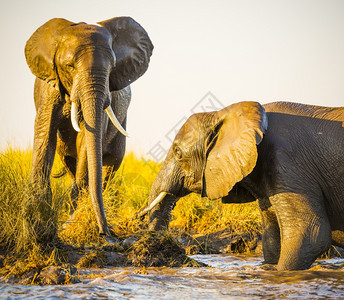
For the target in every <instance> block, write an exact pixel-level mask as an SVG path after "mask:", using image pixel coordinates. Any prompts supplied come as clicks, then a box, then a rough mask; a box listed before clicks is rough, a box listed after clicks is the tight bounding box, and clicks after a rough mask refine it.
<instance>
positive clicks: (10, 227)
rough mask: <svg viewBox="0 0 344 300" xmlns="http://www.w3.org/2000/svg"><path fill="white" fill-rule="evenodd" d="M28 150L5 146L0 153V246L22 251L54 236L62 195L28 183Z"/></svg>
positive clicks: (64, 195) (63, 196) (18, 251)
mask: <svg viewBox="0 0 344 300" xmlns="http://www.w3.org/2000/svg"><path fill="white" fill-rule="evenodd" d="M31 158H32V151H29V150H20V149H13V148H12V147H8V148H7V149H6V150H5V151H4V152H3V153H1V154H0V182H1V186H0V219H1V222H0V246H1V248H3V249H6V250H10V251H13V252H14V253H16V254H20V253H25V252H26V251H28V250H29V249H33V248H34V247H36V246H37V245H39V244H42V243H43V244H46V242H47V241H53V240H54V239H55V238H56V237H57V228H58V219H59V214H60V207H61V203H62V202H63V201H64V200H65V197H66V194H65V193H63V192H62V193H61V189H60V190H59V192H57V191H56V188H55V191H54V193H53V196H51V195H50V194H49V193H48V192H47V190H46V189H44V188H40V189H37V188H35V187H34V186H33V185H32V184H31V182H30V166H31Z"/></svg>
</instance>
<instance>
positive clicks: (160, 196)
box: [136, 192, 167, 218]
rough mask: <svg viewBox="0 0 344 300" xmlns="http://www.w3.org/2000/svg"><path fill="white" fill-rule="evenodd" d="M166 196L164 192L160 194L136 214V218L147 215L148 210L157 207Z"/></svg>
mask: <svg viewBox="0 0 344 300" xmlns="http://www.w3.org/2000/svg"><path fill="white" fill-rule="evenodd" d="M166 195H167V193H166V192H161V193H160V194H159V195H158V197H156V198H155V199H154V200H153V201H152V202H151V203H150V204H149V205H148V206H147V207H146V208H144V209H143V210H141V211H140V212H138V213H137V215H136V218H141V217H143V216H144V215H145V214H147V213H148V212H149V211H150V210H152V209H153V208H154V207H155V206H157V205H158V204H159V203H160V202H161V201H162V200H163V199H164V198H165V196H166Z"/></svg>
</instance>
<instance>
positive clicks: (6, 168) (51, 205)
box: [0, 147, 260, 284]
mask: <svg viewBox="0 0 344 300" xmlns="http://www.w3.org/2000/svg"><path fill="white" fill-rule="evenodd" d="M31 157H32V151H31V150H30V149H29V150H22V149H14V148H11V147H9V148H7V149H5V150H4V151H2V153H1V154H0V181H1V182H2V185H1V187H0V188H1V191H0V207H1V210H0V218H1V220H3V221H2V222H1V223H0V249H1V253H0V268H1V270H0V275H2V276H3V278H4V279H5V280H13V281H16V280H19V281H23V282H25V283H27V284H28V283H29V284H30V283H33V284H44V283H46V280H45V279H42V278H43V277H42V274H43V275H44V274H45V273H47V274H48V275H49V272H51V270H53V269H55V271H56V272H57V273H56V274H59V273H61V274H62V275H63V274H65V275H67V276H62V275H61V274H60V275H61V276H60V275H59V276H57V275H56V274H55V275H56V276H57V277H56V276H55V277H56V278H62V277H64V278H65V282H67V283H68V282H72V281H73V278H74V277H75V272H74V270H75V268H78V267H80V266H86V267H87V266H89V267H91V266H97V267H102V266H105V265H112V266H123V265H135V261H136V265H141V266H142V267H145V264H144V263H142V261H145V259H144V258H141V259H135V258H133V255H131V258H129V257H130V255H129V254H128V253H129V252H130V251H131V250H130V249H131V247H133V243H134V242H135V241H138V240H140V239H141V238H142V237H143V236H144V235H145V228H144V227H145V226H144V223H141V222H138V221H132V219H133V217H134V215H135V213H136V212H138V211H140V210H141V209H142V208H143V207H145V206H146V205H147V199H148V194H149V191H150V188H151V185H152V183H153V181H154V178H155V176H156V174H157V173H158V171H159V169H160V167H161V164H158V163H156V162H154V161H145V160H144V159H140V158H137V157H136V156H135V155H134V154H129V155H127V156H126V157H125V159H124V161H123V163H122V165H121V167H120V169H119V170H118V171H117V173H116V174H115V176H114V177H113V178H112V180H111V181H110V182H109V183H108V185H107V186H106V187H105V189H104V193H103V196H104V206H105V210H106V215H107V219H108V223H109V225H110V227H111V231H112V234H113V235H114V236H116V237H118V239H119V241H121V242H119V243H117V244H116V243H115V244H109V243H107V241H106V240H104V239H103V238H101V237H100V236H99V234H98V227H97V223H96V220H95V216H94V213H93V209H92V205H91V201H90V199H89V196H88V193H87V191H84V192H82V195H81V197H80V199H79V202H78V208H77V210H76V211H75V213H74V215H73V219H70V214H69V211H70V197H69V194H70V190H71V183H72V182H71V179H70V178H69V177H68V175H65V176H62V177H60V178H52V180H51V188H52V198H49V197H48V198H45V197H44V191H37V190H36V189H35V188H34V187H32V185H31V184H30V181H29V174H30V166H31ZM61 170H62V171H63V166H62V163H61V162H60V161H59V159H58V157H57V156H56V159H55V163H54V166H53V171H52V173H53V175H54V174H63V172H61ZM55 177H56V176H55ZM221 232H222V233H221ZM166 234H167V235H168V236H170V237H171V238H168V239H166V238H163V237H162V238H163V240H164V241H163V242H162V244H163V243H164V242H168V241H169V242H170V248H169V249H171V250H172V251H171V253H172V252H174V254H175V251H177V252H178V251H179V253H180V262H179V263H176V262H175V261H174V259H170V258H169V257H168V253H167V254H166V255H167V257H165V262H164V259H162V264H161V265H163V264H165V265H172V264H173V263H174V264H176V265H178V264H179V265H182V264H183V263H184V262H185V261H186V255H188V254H195V253H228V251H233V252H235V251H237V252H238V251H239V252H240V251H244V250H245V249H246V248H245V247H246V244H247V245H250V246H248V249H249V251H251V250H252V249H253V248H255V247H256V246H255V244H256V242H257V241H258V239H259V237H260V216H259V211H258V209H257V206H256V204H255V203H249V204H243V205H238V204H237V205H235V204H234V205H228V204H226V205H224V204H222V203H221V202H220V201H210V200H208V199H204V198H203V199H202V198H201V197H199V196H198V195H195V194H192V195H189V196H188V197H185V198H182V199H181V200H179V201H178V203H177V205H176V207H175V209H174V210H173V212H172V220H171V223H170V232H169V233H166ZM221 235H222V236H221ZM220 236H221V238H220ZM216 239H218V240H219V241H220V240H223V242H214V241H216ZM46 241H49V242H46ZM158 244H159V243H157V244H156V245H158ZM165 246H166V245H165ZM141 248H142V247H141ZM167 248H168V247H167ZM178 249H179V250H178ZM250 249H251V250H250ZM246 250H247V249H246ZM246 250H245V251H246ZM154 251H155V250H153V249H150V252H152V253H156V254H157V252H156V251H155V252H154ZM137 252H138V253H139V251H137ZM141 254H142V253H141ZM172 254H173V253H172ZM133 261H134V263H133ZM147 261H149V260H147ZM169 261H170V262H169ZM191 264H192V263H191ZM147 266H149V263H147ZM52 267H53V268H52ZM45 270H50V271H46V272H45ZM55 271H54V272H55ZM49 276H50V275H49ZM49 276H48V277H49ZM41 277H42V278H41ZM55 281H56V282H57V283H59V282H60V281H61V282H62V281H63V280H61V279H58V280H55Z"/></svg>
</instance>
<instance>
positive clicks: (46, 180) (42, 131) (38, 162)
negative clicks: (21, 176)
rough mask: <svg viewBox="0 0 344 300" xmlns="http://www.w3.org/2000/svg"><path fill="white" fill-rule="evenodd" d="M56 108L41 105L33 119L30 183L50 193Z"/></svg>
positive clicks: (55, 130)
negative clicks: (33, 131)
mask: <svg viewBox="0 0 344 300" xmlns="http://www.w3.org/2000/svg"><path fill="white" fill-rule="evenodd" d="M57 111H58V107H57V105H55V104H50V103H47V104H43V105H41V106H40V107H39V108H38V111H37V115H36V119H35V133H34V143H33V156H32V169H31V182H32V183H33V184H34V185H35V186H36V188H37V189H42V188H43V189H47V190H48V191H49V192H50V174H51V168H52V166H53V163H54V157H55V150H56V142H57V128H58V125H59V124H58V119H59V118H58V117H57V114H58V113H57Z"/></svg>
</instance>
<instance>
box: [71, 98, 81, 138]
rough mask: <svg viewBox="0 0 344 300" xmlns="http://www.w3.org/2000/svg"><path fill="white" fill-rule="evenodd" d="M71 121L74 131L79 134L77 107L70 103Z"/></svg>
mask: <svg viewBox="0 0 344 300" xmlns="http://www.w3.org/2000/svg"><path fill="white" fill-rule="evenodd" d="M70 117H71V119H72V125H73V128H74V129H75V131H77V132H79V131H80V127H79V122H78V107H77V105H76V104H75V102H72V108H71V116H70Z"/></svg>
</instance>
